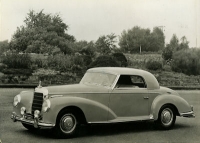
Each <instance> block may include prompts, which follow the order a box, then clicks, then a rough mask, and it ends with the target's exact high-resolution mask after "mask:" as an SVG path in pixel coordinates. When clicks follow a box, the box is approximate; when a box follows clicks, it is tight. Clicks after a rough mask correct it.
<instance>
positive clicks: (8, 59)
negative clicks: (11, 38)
mask: <svg viewBox="0 0 200 143" xmlns="http://www.w3.org/2000/svg"><path fill="white" fill-rule="evenodd" d="M2 63H3V64H5V65H7V66H8V68H17V69H20V68H23V69H26V68H30V65H31V57H30V56H29V55H28V54H18V53H8V54H6V55H4V56H3V58H2Z"/></svg>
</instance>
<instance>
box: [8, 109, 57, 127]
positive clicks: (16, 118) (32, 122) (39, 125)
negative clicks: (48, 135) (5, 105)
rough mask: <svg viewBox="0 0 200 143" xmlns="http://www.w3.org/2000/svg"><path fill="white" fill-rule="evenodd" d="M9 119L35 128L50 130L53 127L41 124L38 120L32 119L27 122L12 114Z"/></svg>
mask: <svg viewBox="0 0 200 143" xmlns="http://www.w3.org/2000/svg"><path fill="white" fill-rule="evenodd" d="M11 119H12V120H13V122H16V121H19V122H22V123H25V124H29V125H32V126H34V127H35V128H42V129H51V128H53V127H54V126H55V124H51V123H44V122H41V121H39V120H38V118H34V119H33V120H28V119H25V118H24V117H19V116H17V115H16V113H14V112H13V113H12V115H11Z"/></svg>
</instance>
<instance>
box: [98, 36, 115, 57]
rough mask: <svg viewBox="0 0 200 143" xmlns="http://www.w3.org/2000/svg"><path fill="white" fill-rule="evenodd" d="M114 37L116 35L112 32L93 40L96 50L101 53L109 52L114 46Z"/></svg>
mask: <svg viewBox="0 0 200 143" xmlns="http://www.w3.org/2000/svg"><path fill="white" fill-rule="evenodd" d="M116 37H117V36H116V35H115V34H113V33H112V34H110V35H106V36H105V35H104V36H100V37H99V38H98V40H97V41H96V42H95V45H96V46H95V47H96V49H97V51H99V52H100V53H102V54H110V53H111V52H112V50H113V49H115V48H116V42H117V41H116Z"/></svg>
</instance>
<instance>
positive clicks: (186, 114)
mask: <svg viewBox="0 0 200 143" xmlns="http://www.w3.org/2000/svg"><path fill="white" fill-rule="evenodd" d="M180 116H181V117H188V118H195V115H194V112H193V111H190V112H186V113H180Z"/></svg>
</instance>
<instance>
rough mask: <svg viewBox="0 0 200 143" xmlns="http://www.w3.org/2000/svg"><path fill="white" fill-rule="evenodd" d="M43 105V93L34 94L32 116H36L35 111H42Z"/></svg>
mask: <svg viewBox="0 0 200 143" xmlns="http://www.w3.org/2000/svg"><path fill="white" fill-rule="evenodd" d="M42 103H43V93H37V92H34V97H33V104H32V114H34V111H35V110H39V111H41V109H42Z"/></svg>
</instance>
